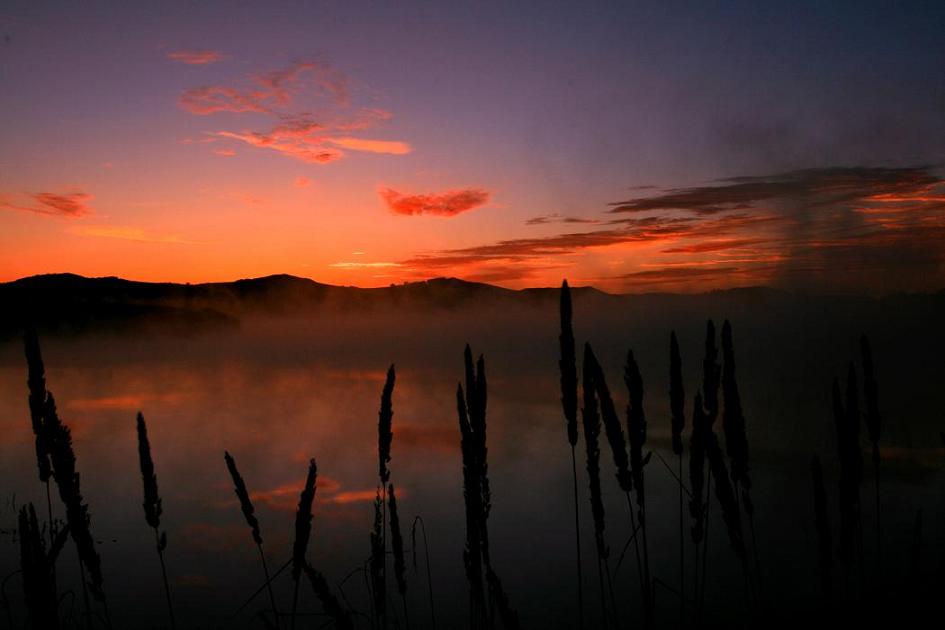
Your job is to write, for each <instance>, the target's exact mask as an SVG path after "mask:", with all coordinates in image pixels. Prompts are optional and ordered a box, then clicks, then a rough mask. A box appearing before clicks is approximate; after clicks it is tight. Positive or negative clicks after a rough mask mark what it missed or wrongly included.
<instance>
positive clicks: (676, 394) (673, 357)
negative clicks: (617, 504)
mask: <svg viewBox="0 0 945 630" xmlns="http://www.w3.org/2000/svg"><path fill="white" fill-rule="evenodd" d="M669 411H670V430H671V432H672V443H673V453H674V454H675V455H676V459H677V461H678V463H679V475H678V481H679V626H680V628H681V627H682V626H683V625H685V622H686V556H685V551H684V549H685V535H684V533H683V532H684V531H685V516H684V508H683V505H684V497H683V492H684V488H683V481H682V480H683V441H682V434H683V430H684V429H685V428H686V390H685V387H684V386H683V376H682V357H681V356H680V353H679V342H678V341H677V340H676V331H675V330H674V331H672V332H670V335H669Z"/></svg>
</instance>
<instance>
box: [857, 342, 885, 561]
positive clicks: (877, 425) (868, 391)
mask: <svg viewBox="0 0 945 630" xmlns="http://www.w3.org/2000/svg"><path fill="white" fill-rule="evenodd" d="M860 354H861V356H862V358H863V399H864V401H865V402H866V413H865V414H864V420H865V421H866V430H867V431H868V432H869V436H870V442H871V443H872V446H873V453H872V459H873V473H874V482H875V489H876V570H877V576H881V575H882V564H883V534H882V527H881V524H882V522H881V516H882V509H881V508H880V502H879V461H880V457H879V439H880V437H881V436H882V417H881V416H880V415H879V385H878V384H877V382H876V374H875V373H874V369H873V352H872V350H871V349H870V340H869V338H868V337H867V336H866V335H862V336H861V337H860Z"/></svg>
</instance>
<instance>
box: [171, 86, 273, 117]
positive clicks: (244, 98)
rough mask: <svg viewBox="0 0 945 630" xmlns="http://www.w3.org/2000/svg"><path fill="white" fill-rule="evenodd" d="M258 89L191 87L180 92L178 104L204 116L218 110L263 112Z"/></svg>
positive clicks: (261, 93) (263, 108) (261, 96)
mask: <svg viewBox="0 0 945 630" xmlns="http://www.w3.org/2000/svg"><path fill="white" fill-rule="evenodd" d="M264 98H265V94H264V93H263V92H260V91H258V90H257V91H250V92H241V91H240V90H237V89H235V88H228V87H224V86H221V85H209V86H203V87H198V88H192V89H189V90H187V91H186V92H184V93H183V94H181V97H180V100H179V101H178V103H180V106H181V107H183V108H184V109H186V110H187V111H188V112H190V113H191V114H197V115H200V116H206V115H207V114H216V113H218V112H234V113H240V112H265V111H268V110H267V109H266V107H264V106H263V105H262V103H261V101H262V100H264Z"/></svg>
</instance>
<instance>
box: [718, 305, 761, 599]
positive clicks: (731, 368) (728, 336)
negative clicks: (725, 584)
mask: <svg viewBox="0 0 945 630" xmlns="http://www.w3.org/2000/svg"><path fill="white" fill-rule="evenodd" d="M722 397H723V400H724V403H725V404H724V407H723V412H722V429H723V431H724V432H725V450H726V453H727V454H728V457H729V460H730V461H731V465H732V471H731V473H732V482H733V484H734V492H735V503H736V505H738V504H739V502H740V505H741V508H742V509H743V510H744V512H745V516H747V517H748V528H749V532H750V534H751V548H752V556H753V557H754V560H755V563H754V564H755V574H756V579H757V580H758V585H759V588H760V586H761V560H760V558H759V557H758V555H759V554H758V541H757V538H756V536H755V506H754V503H753V502H752V500H751V477H750V475H749V470H750V469H749V452H748V432H747V428H746V422H745V415H744V411H743V410H742V399H741V395H740V394H739V391H738V381H737V380H736V379H735V342H734V339H733V337H732V325H731V323H729V321H728V320H725V322H724V323H723V324H722ZM739 490H741V492H739Z"/></svg>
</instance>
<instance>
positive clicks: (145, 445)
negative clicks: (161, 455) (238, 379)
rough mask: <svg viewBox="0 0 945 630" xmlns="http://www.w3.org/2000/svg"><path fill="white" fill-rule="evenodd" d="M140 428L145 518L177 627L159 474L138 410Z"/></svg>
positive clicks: (137, 418) (173, 620)
mask: <svg viewBox="0 0 945 630" xmlns="http://www.w3.org/2000/svg"><path fill="white" fill-rule="evenodd" d="M135 424H136V426H137V429H138V462H139V464H140V466H141V482H142V485H143V486H144V503H143V504H142V505H143V506H144V520H145V522H147V524H148V526H149V527H151V529H153V530H154V543H155V547H156V548H157V553H158V558H159V559H160V560H161V579H162V580H163V581H164V595H165V598H166V599H167V614H168V618H169V620H170V622H171V628H172V629H173V628H176V627H177V620H176V619H175V617H174V605H173V604H172V603H171V585H170V583H169V582H168V581H167V566H166V564H165V562H164V551H165V549H167V533H166V532H162V531H160V528H161V511H162V509H161V495H160V494H159V493H158V484H157V475H156V474H155V473H154V460H153V459H151V443H150V442H149V441H148V427H147V425H146V424H145V422H144V416H143V415H142V414H141V412H140V411H139V412H138V415H137V417H136V418H135Z"/></svg>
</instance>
